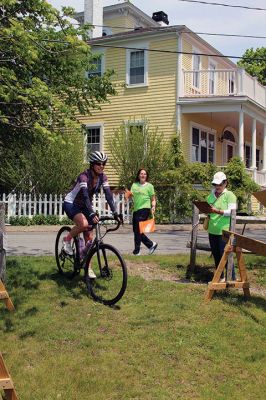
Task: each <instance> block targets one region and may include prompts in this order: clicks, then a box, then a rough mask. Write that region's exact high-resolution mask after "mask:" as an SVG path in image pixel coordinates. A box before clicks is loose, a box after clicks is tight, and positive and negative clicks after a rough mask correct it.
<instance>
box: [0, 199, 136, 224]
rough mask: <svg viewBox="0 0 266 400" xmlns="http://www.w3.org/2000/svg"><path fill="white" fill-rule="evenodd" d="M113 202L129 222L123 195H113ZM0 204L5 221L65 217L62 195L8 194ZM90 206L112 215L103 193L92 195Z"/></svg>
mask: <svg viewBox="0 0 266 400" xmlns="http://www.w3.org/2000/svg"><path fill="white" fill-rule="evenodd" d="M113 197H114V202H115V205H116V209H117V212H118V213H119V214H122V215H123V217H124V222H125V223H129V222H130V209H129V202H128V201H126V200H125V198H124V194H123V193H119V194H114V195H113ZM0 202H3V203H5V204H6V215H7V221H9V220H10V217H21V216H26V217H29V218H32V217H33V216H34V215H45V216H47V215H56V216H58V217H59V218H62V217H63V216H66V215H65V214H63V196H62V195H56V194H55V195H52V194H49V195H48V194H44V195H38V196H36V195H31V194H21V193H20V194H16V193H10V194H8V195H6V194H5V193H4V194H2V195H1V194H0ZM92 206H93V209H94V210H95V211H97V212H98V213H99V215H100V216H102V215H112V213H111V210H110V208H109V206H108V204H107V201H106V199H105V196H104V194H103V192H101V193H99V194H97V195H94V196H93V200H92Z"/></svg>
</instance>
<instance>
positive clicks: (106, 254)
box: [85, 243, 127, 305]
mask: <svg viewBox="0 0 266 400" xmlns="http://www.w3.org/2000/svg"><path fill="white" fill-rule="evenodd" d="M89 268H92V269H93V271H94V273H95V275H96V279H90V278H89V274H88V272H89V271H88V270H89ZM85 281H86V285H87V289H88V292H89V294H90V295H91V296H92V297H93V298H94V300H97V301H99V302H101V303H103V304H106V305H112V304H115V303H117V302H118V301H119V300H120V299H121V297H122V296H123V294H124V293H125V290H126V287H127V268H126V264H125V261H124V260H123V257H122V256H121V254H120V253H119V251H118V250H117V249H116V248H115V247H113V246H111V245H109V244H105V243H101V244H100V245H99V248H97V247H95V248H94V249H93V251H92V254H91V256H90V258H89V259H88V261H87V263H86V266H85Z"/></svg>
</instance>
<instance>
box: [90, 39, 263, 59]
mask: <svg viewBox="0 0 266 400" xmlns="http://www.w3.org/2000/svg"><path fill="white" fill-rule="evenodd" d="M92 46H99V47H110V48H114V49H126V50H139V51H143V50H144V51H151V52H157V53H168V54H187V55H197V56H207V57H218V58H219V57H220V58H236V59H242V60H244V61H248V60H252V61H266V58H265V57H258V58H257V57H256V58H253V57H243V56H228V55H227V56H226V55H223V54H207V53H198V52H197V53H196V52H195V53H193V52H189V51H173V50H160V49H144V48H137V47H128V46H114V45H109V44H96V43H93V44H92Z"/></svg>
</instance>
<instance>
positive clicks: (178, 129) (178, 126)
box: [176, 104, 182, 134]
mask: <svg viewBox="0 0 266 400" xmlns="http://www.w3.org/2000/svg"><path fill="white" fill-rule="evenodd" d="M181 117H182V112H181V106H180V105H179V104H178V105H177V109H176V119H177V121H176V125H177V131H178V133H179V134H181V129H182V127H181Z"/></svg>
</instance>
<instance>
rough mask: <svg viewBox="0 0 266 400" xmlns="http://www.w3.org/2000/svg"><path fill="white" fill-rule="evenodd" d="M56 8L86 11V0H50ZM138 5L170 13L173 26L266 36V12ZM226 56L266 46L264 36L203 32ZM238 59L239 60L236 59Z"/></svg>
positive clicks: (244, 2) (162, 1) (162, 0)
mask: <svg viewBox="0 0 266 400" xmlns="http://www.w3.org/2000/svg"><path fill="white" fill-rule="evenodd" d="M47 1H48V2H49V3H50V4H52V5H53V6H54V7H56V8H58V9H60V8H61V6H71V7H73V8H75V10H76V11H83V10H84V0H47ZM206 1H207V2H208V3H223V4H230V5H238V6H246V7H257V8H264V9H266V0H206ZM122 2H123V0H122V1H121V0H103V6H109V5H112V4H119V3H122ZM131 3H133V4H134V5H135V6H136V7H138V8H139V9H141V10H142V11H143V12H145V13H146V14H148V15H149V16H152V13H153V12H155V11H164V12H165V13H166V14H167V15H168V19H169V25H186V26H187V27H188V28H189V29H191V30H192V31H194V32H197V33H199V32H205V33H223V34H234V35H252V36H264V37H266V11H257V10H247V9H241V8H232V7H222V6H214V5H213V6H211V5H205V4H200V3H198V4H197V3H191V2H185V1H179V0H131ZM200 36H201V37H202V38H203V39H204V40H206V41H207V42H208V43H210V44H211V45H212V46H213V47H214V48H216V49H217V50H218V51H220V52H221V53H223V54H224V55H226V56H241V55H243V53H244V52H245V50H246V49H248V48H251V47H253V48H254V49H256V48H257V47H266V39H263V38H260V39H259V38H256V39H252V38H237V37H223V36H209V35H200ZM234 61H235V62H237V60H234Z"/></svg>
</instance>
